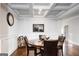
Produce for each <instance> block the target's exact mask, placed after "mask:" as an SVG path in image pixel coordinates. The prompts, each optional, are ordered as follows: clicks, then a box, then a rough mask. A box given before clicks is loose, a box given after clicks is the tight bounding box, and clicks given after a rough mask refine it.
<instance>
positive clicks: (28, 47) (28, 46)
mask: <svg viewBox="0 0 79 59" xmlns="http://www.w3.org/2000/svg"><path fill="white" fill-rule="evenodd" d="M24 40H25V43H26V48H27V56H28V55H29V51H30V50H35V46H34V45H32V44H29V43H28V39H27V37H26V36H25V37H24Z"/></svg>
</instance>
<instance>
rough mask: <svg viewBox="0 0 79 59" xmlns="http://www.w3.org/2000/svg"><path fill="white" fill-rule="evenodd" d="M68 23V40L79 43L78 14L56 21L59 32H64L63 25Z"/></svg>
mask: <svg viewBox="0 0 79 59" xmlns="http://www.w3.org/2000/svg"><path fill="white" fill-rule="evenodd" d="M65 25H68V32H69V33H68V35H69V36H68V41H70V42H72V43H74V44H77V45H79V26H78V25H79V15H76V16H74V17H70V18H66V19H62V20H59V21H58V26H59V27H60V28H59V29H58V30H59V32H60V33H64V26H65Z"/></svg>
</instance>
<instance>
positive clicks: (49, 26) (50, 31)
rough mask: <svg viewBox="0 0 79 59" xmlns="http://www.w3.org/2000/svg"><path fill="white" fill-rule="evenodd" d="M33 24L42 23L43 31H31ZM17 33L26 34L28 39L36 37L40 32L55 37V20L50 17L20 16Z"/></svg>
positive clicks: (56, 34)
mask: <svg viewBox="0 0 79 59" xmlns="http://www.w3.org/2000/svg"><path fill="white" fill-rule="evenodd" d="M33 24H44V32H33ZM18 27H19V28H18V32H19V35H26V36H27V37H28V38H29V40H34V39H38V38H39V35H40V34H44V35H47V36H49V37H52V38H57V36H58V32H57V22H56V20H55V19H52V18H27V17H21V18H20V19H19V25H18Z"/></svg>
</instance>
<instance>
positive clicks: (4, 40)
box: [0, 4, 17, 55]
mask: <svg viewBox="0 0 79 59" xmlns="http://www.w3.org/2000/svg"><path fill="white" fill-rule="evenodd" d="M0 9H1V11H0V13H1V15H0V40H1V53H8V54H9V55H10V54H11V53H13V51H15V49H16V48H17V30H16V28H17V18H16V14H15V13H14V12H13V11H12V9H10V8H9V7H8V6H7V4H1V7H0ZM8 12H10V13H12V14H13V16H14V25H13V26H9V25H8V23H7V19H6V16H7V13H8Z"/></svg>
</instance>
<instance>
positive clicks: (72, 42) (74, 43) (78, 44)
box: [68, 40, 79, 46]
mask: <svg viewBox="0 0 79 59" xmlns="http://www.w3.org/2000/svg"><path fill="white" fill-rule="evenodd" d="M68 42H69V43H71V44H73V45H77V46H79V43H76V42H74V41H72V40H68Z"/></svg>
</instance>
